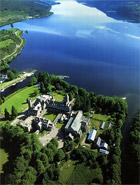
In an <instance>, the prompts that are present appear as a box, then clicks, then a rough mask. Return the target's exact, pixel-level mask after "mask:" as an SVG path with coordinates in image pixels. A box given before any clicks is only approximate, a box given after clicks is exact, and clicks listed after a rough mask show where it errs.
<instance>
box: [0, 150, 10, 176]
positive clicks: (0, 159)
mask: <svg viewBox="0 0 140 185" xmlns="http://www.w3.org/2000/svg"><path fill="white" fill-rule="evenodd" d="M7 161H8V154H7V153H6V152H5V151H4V150H3V149H2V148H0V174H1V173H3V170H2V168H3V165H4V164H5V163H6V162H7Z"/></svg>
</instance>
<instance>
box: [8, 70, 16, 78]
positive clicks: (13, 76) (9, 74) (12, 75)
mask: <svg viewBox="0 0 140 185" xmlns="http://www.w3.org/2000/svg"><path fill="white" fill-rule="evenodd" d="M7 75H8V79H9V80H13V79H14V78H15V74H14V73H13V72H12V71H8V73H7Z"/></svg>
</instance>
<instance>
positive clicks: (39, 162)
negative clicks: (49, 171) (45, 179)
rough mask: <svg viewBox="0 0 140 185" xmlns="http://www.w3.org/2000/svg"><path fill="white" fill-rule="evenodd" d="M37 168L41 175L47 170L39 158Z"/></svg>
mask: <svg viewBox="0 0 140 185" xmlns="http://www.w3.org/2000/svg"><path fill="white" fill-rule="evenodd" d="M36 170H37V172H38V174H39V175H40V174H43V173H44V172H45V167H44V165H43V162H42V161H40V160H38V159H37V160H36Z"/></svg>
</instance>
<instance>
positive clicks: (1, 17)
mask: <svg viewBox="0 0 140 185" xmlns="http://www.w3.org/2000/svg"><path fill="white" fill-rule="evenodd" d="M50 8H51V6H50V4H46V3H45V4H39V0H12V1H11V0H0V26H3V25H6V24H10V23H14V22H18V21H21V20H24V19H28V18H34V17H43V16H48V15H50V14H52V13H51V12H50Z"/></svg>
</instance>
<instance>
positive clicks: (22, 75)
mask: <svg viewBox="0 0 140 185" xmlns="http://www.w3.org/2000/svg"><path fill="white" fill-rule="evenodd" d="M35 72H36V70H33V71H31V72H22V73H20V74H19V76H18V77H17V78H16V79H14V80H12V81H8V82H4V83H2V84H1V87H0V92H4V91H5V90H6V89H8V88H9V87H12V86H15V85H16V84H17V83H19V82H22V81H24V80H25V79H26V78H28V77H31V76H32V75H34V74H35ZM3 86H4V87H3Z"/></svg>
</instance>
